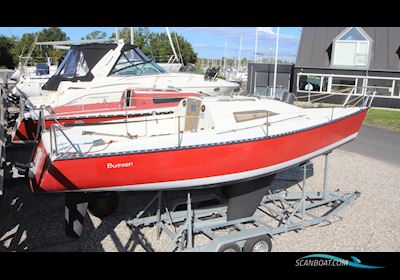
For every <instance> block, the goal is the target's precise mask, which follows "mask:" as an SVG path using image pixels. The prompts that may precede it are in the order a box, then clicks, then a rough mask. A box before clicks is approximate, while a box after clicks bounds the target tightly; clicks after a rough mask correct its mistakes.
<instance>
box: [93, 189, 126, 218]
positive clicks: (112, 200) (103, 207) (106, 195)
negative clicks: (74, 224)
mask: <svg viewBox="0 0 400 280" xmlns="http://www.w3.org/2000/svg"><path fill="white" fill-rule="evenodd" d="M118 203H119V198H118V194H117V193H116V192H101V193H93V194H91V197H90V200H89V205H88V210H89V211H90V213H91V214H92V215H94V216H96V217H98V218H100V219H101V218H104V217H107V216H109V215H111V214H112V213H114V212H115V210H116V209H117V206H118Z"/></svg>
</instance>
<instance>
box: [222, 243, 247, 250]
mask: <svg viewBox="0 0 400 280" xmlns="http://www.w3.org/2000/svg"><path fill="white" fill-rule="evenodd" d="M241 251H242V250H241V249H240V247H239V245H238V244H236V243H227V244H224V245H222V246H221V247H219V249H218V252H241Z"/></svg>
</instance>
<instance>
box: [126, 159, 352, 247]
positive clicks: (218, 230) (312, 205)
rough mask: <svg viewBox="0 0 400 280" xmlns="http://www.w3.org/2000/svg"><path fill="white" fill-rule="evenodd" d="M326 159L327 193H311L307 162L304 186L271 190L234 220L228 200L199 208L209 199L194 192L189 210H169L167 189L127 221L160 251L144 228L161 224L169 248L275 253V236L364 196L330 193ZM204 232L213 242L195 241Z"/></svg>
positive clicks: (326, 219)
mask: <svg viewBox="0 0 400 280" xmlns="http://www.w3.org/2000/svg"><path fill="white" fill-rule="evenodd" d="M324 157H325V167H324V180H323V184H322V190H321V191H318V192H315V191H314V192H312V191H307V184H306V181H307V180H306V179H307V168H308V167H309V166H310V162H306V163H304V164H302V165H301V170H302V172H303V176H302V177H303V178H302V181H301V184H300V183H298V184H297V186H298V187H299V189H300V190H299V191H293V190H289V189H292V187H291V188H289V189H284V190H279V191H273V190H270V191H269V193H267V194H266V195H265V196H264V197H263V199H262V201H261V203H260V205H259V206H258V209H257V210H256V212H255V213H254V215H253V216H251V217H247V218H243V219H237V220H232V221H229V220H228V219H227V206H226V205H223V204H221V205H217V206H213V207H207V208H198V209H194V207H193V204H194V203H198V202H201V201H203V202H204V201H205V200H206V198H200V199H199V198H192V197H191V192H190V191H188V192H187V194H186V201H181V203H182V204H183V205H185V207H186V209H183V210H176V209H178V207H177V205H178V204H179V203H175V206H173V207H172V208H171V209H168V207H164V206H163V200H162V192H158V193H157V195H156V196H155V197H154V198H153V199H152V200H151V201H150V202H149V203H148V204H147V206H146V207H145V208H144V209H143V210H141V211H140V212H139V213H138V214H137V215H136V217H135V218H133V219H131V220H128V221H127V225H128V226H129V227H130V229H131V230H132V232H133V233H134V235H135V236H136V237H137V239H138V240H137V241H138V242H139V243H140V244H141V246H142V247H143V248H144V249H145V250H146V251H154V250H153V249H152V247H151V244H149V243H148V242H147V239H146V237H145V236H144V235H143V234H142V232H141V229H143V228H145V227H151V226H156V229H157V238H158V239H159V238H160V235H161V233H165V234H166V235H167V236H168V238H169V242H168V244H166V246H165V248H164V250H165V251H172V252H174V251H185V252H193V251H197V252H210V251H212V252H241V251H243V252H270V251H271V249H272V241H271V239H273V238H275V237H276V236H278V235H280V234H283V233H286V232H289V231H301V230H304V229H305V228H306V227H309V226H313V225H318V224H321V223H330V222H331V221H332V220H333V218H334V217H335V216H338V213H339V212H340V211H341V210H342V209H343V208H344V207H346V206H347V205H349V204H350V203H351V202H353V201H354V200H355V199H356V198H357V197H359V195H360V193H359V192H357V191H353V192H343V191H340V190H336V191H328V189H327V187H328V186H327V175H328V154H326V155H324ZM275 180H282V179H280V178H277V179H275ZM196 199H197V200H196ZM214 199H215V198H214ZM156 203H157V206H156V207H157V211H156V214H155V215H149V212H148V210H149V209H150V208H151V207H154V206H155V204H156ZM163 209H164V212H163V213H162V210H163ZM200 236H203V237H202V240H204V239H207V240H208V242H207V243H204V242H203V244H201V245H199V246H198V245H197V244H196V242H195V241H196V239H198V238H199V237H200ZM204 237H206V238H204Z"/></svg>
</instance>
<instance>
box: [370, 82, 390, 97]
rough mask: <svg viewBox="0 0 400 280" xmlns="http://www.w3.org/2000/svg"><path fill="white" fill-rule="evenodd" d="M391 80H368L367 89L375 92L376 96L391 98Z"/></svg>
mask: <svg viewBox="0 0 400 280" xmlns="http://www.w3.org/2000/svg"><path fill="white" fill-rule="evenodd" d="M392 87H393V80H383V79H368V88H370V89H372V90H376V94H378V95H384V96H392V90H393V89H392Z"/></svg>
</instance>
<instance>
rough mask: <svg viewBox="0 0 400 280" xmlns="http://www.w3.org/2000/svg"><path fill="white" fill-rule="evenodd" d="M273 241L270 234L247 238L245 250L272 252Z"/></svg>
mask: <svg viewBox="0 0 400 280" xmlns="http://www.w3.org/2000/svg"><path fill="white" fill-rule="evenodd" d="M271 249H272V242H271V238H270V237H269V236H268V235H261V236H257V237H253V238H250V239H247V240H246V243H245V244H244V246H243V252H271Z"/></svg>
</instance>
